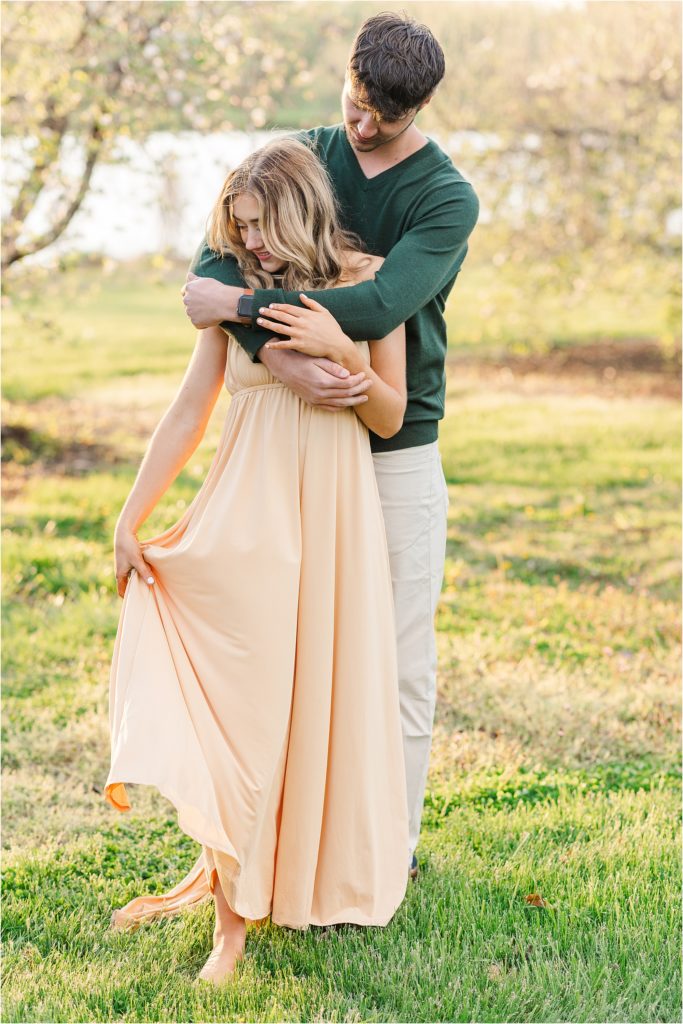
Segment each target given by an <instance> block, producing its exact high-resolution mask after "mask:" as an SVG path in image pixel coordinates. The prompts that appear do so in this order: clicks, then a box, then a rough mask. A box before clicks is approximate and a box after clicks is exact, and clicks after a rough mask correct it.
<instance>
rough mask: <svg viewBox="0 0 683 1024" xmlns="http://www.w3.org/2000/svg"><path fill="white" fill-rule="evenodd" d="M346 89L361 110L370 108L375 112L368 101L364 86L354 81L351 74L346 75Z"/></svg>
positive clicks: (354, 103)
mask: <svg viewBox="0 0 683 1024" xmlns="http://www.w3.org/2000/svg"><path fill="white" fill-rule="evenodd" d="M346 91H347V93H348V96H349V99H350V100H351V102H352V103H353V105H354V106H356V107H358V108H359V109H361V110H369V111H370V112H371V113H374V111H373V109H372V107H371V106H370V105H369V103H368V98H367V95H366V94H365V91H364V89H363V86H362V85H359V84H358V83H357V82H354V81H353V79H352V78H351V76H350V75H349V74H347V76H346Z"/></svg>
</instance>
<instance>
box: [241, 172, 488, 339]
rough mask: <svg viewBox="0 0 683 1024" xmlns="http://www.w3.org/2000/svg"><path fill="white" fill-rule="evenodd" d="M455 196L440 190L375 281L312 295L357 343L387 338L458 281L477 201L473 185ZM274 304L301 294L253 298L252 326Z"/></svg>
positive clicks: (276, 292)
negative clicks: (452, 283)
mask: <svg viewBox="0 0 683 1024" xmlns="http://www.w3.org/2000/svg"><path fill="white" fill-rule="evenodd" d="M459 185H460V187H459V188H458V189H457V191H456V192H455V193H454V190H452V189H451V190H449V191H448V192H447V193H446V195H444V192H445V190H444V189H442V188H441V189H439V188H438V187H436V188H435V189H434V190H433V192H432V194H431V196H430V197H428V198H427V201H426V202H425V203H424V204H423V211H422V212H421V214H420V215H418V216H417V217H416V219H415V223H414V224H413V226H412V227H411V228H410V229H409V230H408V231H407V232H406V233H405V234H404V235H403V236H402V237H401V239H400V240H399V241H398V242H397V243H396V245H395V246H394V247H393V248H392V249H391V251H390V252H389V254H388V256H387V257H386V259H385V261H384V263H383V264H382V266H381V268H380V269H379V270H378V272H377V274H376V275H375V277H374V279H373V280H370V281H363V282H361V283H360V284H357V285H352V286H350V287H341V288H329V289H324V290H316V291H310V290H309V289H304V291H305V293H306V295H310V296H311V297H312V298H314V299H315V300H316V301H317V302H319V303H320V304H321V305H322V306H325V308H326V309H328V310H329V311H330V313H332V315H333V317H334V318H335V320H337V322H338V323H339V324H340V325H341V328H342V330H343V331H344V332H345V333H346V334H348V336H349V337H350V338H351V339H352V340H353V341H361V340H363V339H368V340H371V339H378V338H384V337H385V336H386V335H387V334H389V333H390V332H391V331H393V330H394V329H395V328H396V327H398V325H399V324H402V323H404V322H405V321H406V320H408V319H410V317H411V316H414V314H415V313H417V311H418V310H419V309H421V308H422V307H423V306H424V305H425V304H426V303H427V302H429V301H430V300H431V299H433V298H434V296H435V295H437V294H438V293H439V292H440V291H441V289H442V288H443V287H444V285H445V284H446V283H447V282H448V281H449V280H450V279H451V278H452V277H454V276H455V274H456V273H457V272H458V270H459V269H460V266H461V265H462V262H463V260H464V259H465V256H466V254H467V239H468V238H469V236H470V234H471V232H472V230H473V228H474V226H475V224H476V222H477V217H478V215H479V200H478V198H477V194H476V192H475V191H474V189H473V188H472V186H471V185H470V184H469V182H465V181H463V182H460V183H459ZM271 302H278V303H290V304H292V305H301V302H300V300H299V292H290V291H283V290H282V289H279V288H273V289H263V288H258V289H256V290H255V292H254V314H253V315H254V323H255V322H256V317H258V316H259V312H258V311H259V308H260V307H261V306H267V305H269V303H271Z"/></svg>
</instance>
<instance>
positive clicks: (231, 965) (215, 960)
mask: <svg viewBox="0 0 683 1024" xmlns="http://www.w3.org/2000/svg"><path fill="white" fill-rule="evenodd" d="M213 898H214V904H215V908H216V927H215V928H214V931H213V949H212V951H211V955H210V956H209V959H208V960H207V961H206V963H205V964H204V966H203V967H202V969H201V971H200V972H199V975H198V977H199V978H201V979H202V981H211V982H213V983H214V984H215V985H219V984H220V983H221V981H223V980H224V979H226V978H229V977H230V975H231V974H233V973H234V970H235V965H236V964H237V961H238V960H241V959H242V957H243V956H244V945H245V941H246V935H247V926H246V922H245V920H244V918H243V917H240V916H239V914H235V913H234V911H232V910H231V909H230V907H229V906H228V903H227V900H226V899H225V896H224V895H223V890H222V889H221V883H220V881H219V880H218V879H216V885H215V888H214V894H213Z"/></svg>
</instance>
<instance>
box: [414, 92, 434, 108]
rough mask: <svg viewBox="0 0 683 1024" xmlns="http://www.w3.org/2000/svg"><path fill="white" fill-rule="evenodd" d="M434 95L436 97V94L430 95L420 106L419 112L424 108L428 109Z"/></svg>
mask: <svg viewBox="0 0 683 1024" xmlns="http://www.w3.org/2000/svg"><path fill="white" fill-rule="evenodd" d="M433 95H434V93H430V95H429V96H428V97H427V99H426V100H422V103H421V104H420V106H419V107H418V108H417V109H418V110H422V108H423V107H426V106H427V104H428V103H431V100H432V97H433Z"/></svg>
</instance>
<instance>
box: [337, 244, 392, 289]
mask: <svg viewBox="0 0 683 1024" xmlns="http://www.w3.org/2000/svg"><path fill="white" fill-rule="evenodd" d="M344 261H345V263H346V268H347V270H346V274H345V277H346V278H347V281H348V284H358V283H359V282H360V281H371V280H372V278H373V277H374V276H375V274H376V273H377V271H378V270H379V268H380V267H381V266H382V264H383V263H384V257H383V256H373V255H372V253H369V252H354V251H353V250H351V249H347V250H346V251H345V252H344ZM345 283H347V282H345Z"/></svg>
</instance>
